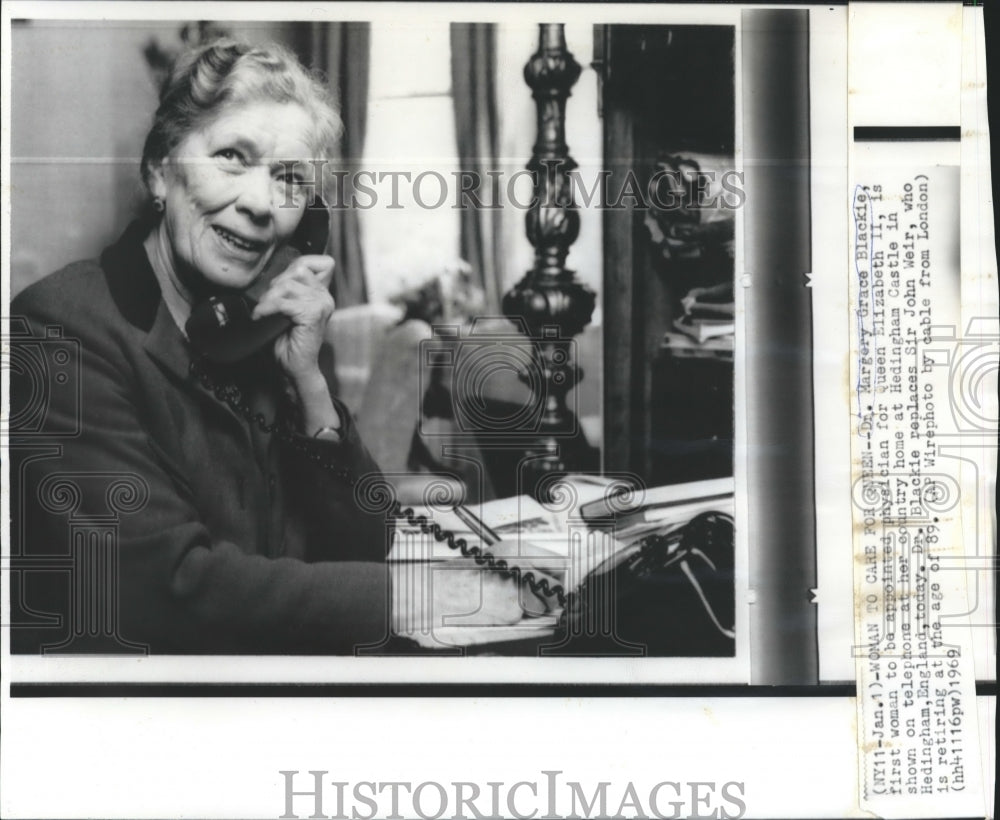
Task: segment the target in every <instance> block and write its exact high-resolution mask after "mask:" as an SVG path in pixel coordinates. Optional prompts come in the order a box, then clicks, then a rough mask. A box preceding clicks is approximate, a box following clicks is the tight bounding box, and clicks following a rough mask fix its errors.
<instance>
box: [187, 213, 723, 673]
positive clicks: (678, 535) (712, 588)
mask: <svg viewBox="0 0 1000 820" xmlns="http://www.w3.org/2000/svg"><path fill="white" fill-rule="evenodd" d="M329 232H330V223H329V211H328V210H327V207H326V205H325V203H324V202H323V201H322V200H321V199H318V198H317V199H316V200H314V201H313V202H312V203H311V204H310V205H309V206H308V207H307V208H306V211H305V213H304V214H303V217H302V221H301V222H300V224H299V227H298V229H297V230H296V233H295V235H294V236H293V237H292V240H291V241H290V243H289V244H290V245H291V246H292V247H293V248H295V249H296V250H298V251H299V252H300V253H302V254H307V253H308V254H315V253H323V252H324V250H325V249H326V244H327V241H328V239H329ZM254 307H255V302H254V301H253V299H251V298H250V297H249V296H246V295H245V294H243V293H240V292H232V293H223V294H215V295H212V296H210V297H208V298H207V299H205V300H203V301H202V302H200V303H198V304H197V305H195V306H194V307H193V308H192V311H191V316H190V318H189V319H188V321H187V324H186V326H185V330H186V331H187V335H188V339H189V340H190V342H191V346H192V347H193V348H194V349H195V350H196V351H197V352H198V353H199V354H200V355H201V357H203V358H204V359H205V360H207V361H208V362H209V363H210V364H212V365H223V366H227V365H236V364H238V363H239V362H242V361H244V360H246V359H248V358H249V357H250V356H252V355H254V354H256V353H258V352H260V351H262V350H265V349H266V348H267V347H268V346H269V345H270V344H271V343H272V342H273V341H274V340H275V339H277V338H278V337H279V336H280V335H281V334H282V333H284V332H285V331H287V330H288V328H290V327H291V326H292V322H291V320H290V319H289V318H288V317H286V316H282V315H272V316H266V317H263V318H261V319H257V320H254V319H253V318H251V316H252V313H253V309H254ZM191 372H192V375H193V376H194V377H195V378H197V379H198V380H199V381H200V382H201V383H202V384H203V386H204V387H205V388H206V389H208V390H210V391H212V392H214V393H215V394H216V395H217V396H218V397H219V398H220V399H221V400H223V401H225V402H227V403H228V404H229V405H230V406H231V407H232V408H233V410H235V411H236V412H237V413H239V414H240V415H242V416H243V417H244V418H246V419H247V420H248V421H249V422H250V423H251V424H256V425H258V426H259V427H260V429H261V430H262V431H263V432H265V433H271V434H274V435H278V436H279V437H282V438H283V439H284V440H285V441H286V442H287V443H288V444H289V446H292V447H296V448H302V447H304V445H303V442H302V441H301V440H300V439H297V438H296V437H294V436H291V435H289V434H288V433H287V432H286V431H284V430H283V428H281V427H279V426H278V425H277V424H275V423H273V422H269V421H267V420H266V419H264V418H263V417H262V416H260V415H259V414H256V413H254V412H253V411H252V409H251V408H250V406H249V405H248V404H247V403H246V401H245V400H244V399H243V397H242V395H241V393H240V391H239V389H238V388H236V387H234V386H233V385H229V384H218V383H217V382H216V381H215V378H214V377H213V375H211V374H210V372H209V369H207V368H205V367H203V366H202V364H201V362H200V361H198V360H197V359H196V360H194V361H192V363H191ZM306 454H307V455H308V456H309V457H310V458H313V459H316V460H317V461H318V463H321V464H322V466H324V467H325V468H326V469H328V470H329V471H330V472H331V473H332V474H334V475H335V476H337V477H338V478H340V479H341V480H343V481H345V482H346V483H347V484H349V485H350V486H352V487H353V486H354V485H355V484H357V482H358V479H359V477H358V476H354V475H351V474H350V473H349V472H347V471H346V470H345V469H344V468H343V467H341V466H339V465H337V464H335V463H333V462H324V461H321V459H323V456H322V455H321V454H320V453H319V451H317V450H314V449H312V448H309V450H308V452H307V453H306ZM386 515H387V516H388V517H390V518H396V519H403V520H406V521H408V522H409V523H410V524H411V525H412V526H416V527H419V528H420V529H421V531H423V532H424V533H426V534H428V535H432V536H433V537H434V538H435V539H437V540H438V541H443V542H447V543H448V546H449V547H451V548H452V549H454V550H455V551H456V552H459V553H461V554H462V555H463V556H465V557H467V558H471V559H472V560H474V561H475V562H476V564H477V565H479V566H483V567H485V568H487V569H490V570H493V571H496V572H498V573H500V575H501V576H502V577H505V578H513V579H516V580H519V581H520V582H522V583H524V584H526V585H527V586H528V587H529V588H530V589H531V590H532V592H534V593H535V594H536V595H539V596H542V597H543V598H546V599H549V600H550V601H552V600H554V601H555V603H556V604H557V605H558V606H559V607H561V608H562V610H563V614H562V619H561V624H560V625H561V627H562V628H567V629H569V632H570V633H571V634H572V633H574V632H577V633H578V632H579V630H578V629H577V627H579V626H580V625H581V624H583V623H586V622H593V621H594V619H595V618H597V617H598V613H595V612H594V611H593V610H594V607H595V606H606V605H607V604H606V603H601V602H602V601H607V600H608V599H607V597H606V596H605V597H602V593H601V592H600V590H599V588H600V589H605V588H606V585H607V582H608V579H609V578H610V579H611V582H612V584H613V587H614V595H613V597H612V598H611V600H613V601H614V605H615V609H616V618H617V621H616V632H617V635H618V636H619V637H621V638H624V639H625V640H627V641H634V642H636V643H640V644H642V645H644V646H646V647H647V654H653V655H732V654H733V647H734V642H733V632H732V626H733V622H734V615H735V613H734V593H735V586H734V583H733V569H732V568H733V552H734V550H733V523H732V518H731V517H730V516H728V515H726V514H724V513H720V512H711V513H702V514H701V515H699V516H696V517H695V518H694V519H692V520H691V521H690V522H688V523H687V524H684V525H682V526H680V527H676V528H674V529H673V530H670V531H669V532H667V533H664V534H661V535H655V536H652V537H649V538H646V539H643V541H641V542H639V543H638V544H635V545H632V546H630V547H629V548H627V549H625V550H622V551H621V552H620V553H618V554H616V555H615V556H613V557H612V558H611V559H609V560H608V561H607V562H605V563H604V564H602V565H601V566H599V567H597V568H596V569H595V570H594V571H593V572H591V573H590V574H589V575H588V576H587V578H586V579H585V580H584V582H583V584H582V585H580V586H579V587H578V588H577V589H576V590H573V591H571V592H569V593H567V592H566V590H565V589H564V588H563V587H562V586H561V585H558V584H556V585H550V584H549V581H548V579H546V578H536V577H535V574H534V573H533V572H531V571H522V570H520V569H518V568H517V567H513V566H510V565H509V564H508V563H507V561H506V560H504V559H503V558H497V557H495V556H494V555H492V554H491V553H490V552H489V551H488V549H483V548H482V547H480V546H478V545H476V544H469V543H468V542H467V541H466V540H465V539H464V538H460V537H458V536H456V535H455V534H454V533H453V532H450V531H448V530H445V529H443V528H442V527H441V526H439V525H438V524H436V523H434V522H433V521H432V520H430V519H428V518H427V517H426V516H423V515H417V514H416V513H415V511H414V510H413V509H412V508H409V507H405V508H404V507H403V506H402V505H401V504H400V503H399V502H398V501H393V503H392V507H391V508H390V509H389V511H388V512H387V513H386ZM578 645H579V647H580V649H581V651H583V652H586V651H587V648H588V641H587V639H582V640H579V641H578Z"/></svg>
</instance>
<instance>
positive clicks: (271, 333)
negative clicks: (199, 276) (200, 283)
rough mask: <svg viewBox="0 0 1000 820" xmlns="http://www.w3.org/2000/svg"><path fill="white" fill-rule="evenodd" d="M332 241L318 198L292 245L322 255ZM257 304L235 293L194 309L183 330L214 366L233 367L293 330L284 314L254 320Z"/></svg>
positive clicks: (324, 209)
mask: <svg viewBox="0 0 1000 820" xmlns="http://www.w3.org/2000/svg"><path fill="white" fill-rule="evenodd" d="M329 238H330V212H329V210H328V209H327V206H326V203H325V202H323V200H322V199H320V198H319V197H316V198H315V199H314V200H313V201H312V202H311V203H310V204H309V205H308V206H307V207H306V210H305V213H303V215H302V221H301V222H299V227H298V228H297V229H296V231H295V235H294V236H293V237H292V239H291V241H290V242H289V245H290V246H291V247H292V248H294V249H295V250H297V251H298V252H299V253H300V254H314V253H323V252H324V251H325V250H326V244H327V242H328V240H329ZM255 306H256V302H254V300H253V299H251V298H250V297H249V296H247V295H246V294H244V293H240V292H238V291H233V292H230V293H219V294H214V295H212V296H209V297H208V298H207V299H204V300H203V301H201V302H199V303H198V304H196V305H194V307H192V309H191V315H190V317H189V318H188V320H187V324H186V325H185V326H184V329H185V331H186V332H187V337H188V340H189V341H190V342H191V346H192V347H194V349H195V350H197V351H198V352H199V353H201V354H202V355H203V356H204V357H205V358H206V359H208V360H209V361H210V362H212V363H213V364H222V365H231V364H235V363H236V362H241V361H243V360H244V359H247V358H249V357H250V356H251V355H253V354H254V353H256V352H257V351H259V350H262V349H264V348H266V347H267V346H269V345H270V343H271V342H273V341H274V340H275V339H277V338H278V337H279V336H280V335H281V334H282V333H284V332H285V331H286V330H288V329H289V328H290V327H291V326H292V320H291V319H289V318H288V317H287V316H283V315H281V314H273V315H271V316H265V317H263V318H261V319H257V320H254V319H252V318H251V315H252V314H253V309H254V307H255Z"/></svg>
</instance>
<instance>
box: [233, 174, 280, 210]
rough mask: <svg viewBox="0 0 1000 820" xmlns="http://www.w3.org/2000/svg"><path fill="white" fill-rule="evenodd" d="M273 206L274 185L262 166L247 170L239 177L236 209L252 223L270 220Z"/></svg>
mask: <svg viewBox="0 0 1000 820" xmlns="http://www.w3.org/2000/svg"><path fill="white" fill-rule="evenodd" d="M274 206H275V196H274V185H273V183H272V180H271V173H270V171H269V170H268V169H267V168H266V167H264V166H260V165H259V166H256V167H253V168H248V169H247V170H246V171H245V172H244V173H243V174H242V175H241V176H240V189H239V196H238V198H237V200H236V207H237V208H238V209H240V210H243V211H244V212H245V213H246V214H247V215H248V216H250V217H251V218H252V219H253V220H254V221H257V222H259V221H262V220H267V219H270V218H271V217H272V216H273V210H274Z"/></svg>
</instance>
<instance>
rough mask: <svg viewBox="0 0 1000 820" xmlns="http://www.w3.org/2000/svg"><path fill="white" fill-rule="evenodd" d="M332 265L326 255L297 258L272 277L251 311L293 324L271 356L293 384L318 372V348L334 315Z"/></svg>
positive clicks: (256, 315)
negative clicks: (331, 287)
mask: <svg viewBox="0 0 1000 820" xmlns="http://www.w3.org/2000/svg"><path fill="white" fill-rule="evenodd" d="M333 266H334V262H333V259H332V257H329V256H320V255H312V254H310V255H306V256H300V257H298V258H297V259H296V260H295V261H294V262H292V264H291V265H289V266H288V269H287V270H285V272H284V273H281V274H279V275H278V276H276V277H274V279H273V280H272V281H271V284H270V285H269V286H268V288H267V290H266V291H265V292H264V295H263V296H262V297H261V299H260V301H259V302H258V303H257V307H256V308H255V309H254V312H253V318H254V319H259V318H262V317H264V316H270V315H272V314H276V313H280V314H283V315H284V316H287V317H288V318H289V319H291V320H292V322H293V323H294V324H293V326H292V327H291V329H289V331H288V332H287V333H285V334H283V335H282V336H279V337H278V339H277V341H276V342H275V343H274V357H275V359H276V360H277V361H278V364H279V365H281V368H282V369H283V370H284V371H285V373H287V374H288V376H289V377H290V378H291V379H292V381H293V382H295V383H296V384H298V383H300V382H306V381H311V380H314V379H315V377H316V375H317V374H318V373H319V349H320V346H321V345H322V344H323V335H324V333H325V332H326V326H327V323H328V322H329V321H330V314H332V313H333V297H332V296H331V295H330V280H331V279H332V278H333Z"/></svg>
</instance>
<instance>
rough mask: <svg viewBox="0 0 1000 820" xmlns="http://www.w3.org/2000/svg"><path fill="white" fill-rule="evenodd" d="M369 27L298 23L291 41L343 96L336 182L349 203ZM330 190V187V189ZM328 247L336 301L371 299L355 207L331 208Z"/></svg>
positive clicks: (358, 152) (361, 125)
mask: <svg viewBox="0 0 1000 820" xmlns="http://www.w3.org/2000/svg"><path fill="white" fill-rule="evenodd" d="M370 43H371V27H370V24H369V23H297V24H295V29H294V33H293V36H292V44H293V48H294V49H295V51H296V52H297V53H298V56H299V59H300V60H302V62H303V64H305V65H306V66H308V67H309V68H311V69H313V70H317V71H320V72H322V74H324V75H325V76H326V77H327V79H328V82H329V84H330V87H331V88H332V89H333V91H334V94H335V95H336V97H337V99H338V100H339V101H340V117H341V119H342V120H343V122H344V135H343V137H342V138H341V141H340V146H339V153H338V155H337V156H336V157H334V163H335V164H336V167H335V168H334V170H336V171H338V172H345V171H346V172H347V173H346V174H340V175H339V176H338V177H337V184H338V185H340V181H341V180H344V182H345V187H344V188H343V189H342V190H338V191H337V192H336V200H333V198H332V197H330V196H328V199H330V200H331V203H330V204H332V201H336V202H340V203H349V202H350V201H351V197H352V194H353V190H352V188H351V186H350V180H352V179H354V174H355V172H357V171H358V170H359V169H360V167H361V158H362V156H363V152H364V145H365V126H366V124H367V117H368V72H369V51H370ZM331 193H332V192H331ZM330 253H331V254H332V255H333V258H334V259H335V260H336V261H337V266H336V267H335V268H334V271H333V282H332V283H331V285H330V290H331V292H332V293H333V298H334V299H335V300H336V302H337V307H348V306H349V305H357V304H362V303H364V302H366V301H368V289H367V288H366V286H365V266H364V256H363V254H362V250H361V226H360V224H359V221H358V214H357V212H356V211H355V210H354V209H353V208H349V207H337V208H333V209H332V216H331V224H330Z"/></svg>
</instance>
